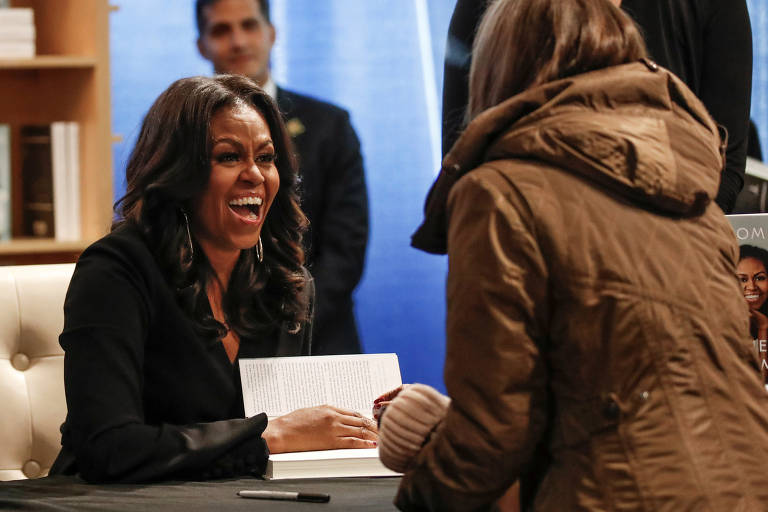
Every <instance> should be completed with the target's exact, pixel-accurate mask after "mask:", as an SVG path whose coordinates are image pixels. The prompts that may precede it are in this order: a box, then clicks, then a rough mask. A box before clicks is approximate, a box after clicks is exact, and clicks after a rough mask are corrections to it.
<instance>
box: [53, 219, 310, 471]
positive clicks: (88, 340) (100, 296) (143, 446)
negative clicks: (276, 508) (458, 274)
mask: <svg viewBox="0 0 768 512" xmlns="http://www.w3.org/2000/svg"><path fill="white" fill-rule="evenodd" d="M306 293H308V294H311V293H312V290H311V286H309V287H307V292H306ZM310 331H311V328H310V325H309V324H307V325H305V326H303V328H302V330H300V331H299V332H298V333H296V334H290V333H288V332H287V330H283V331H282V332H281V333H280V334H279V335H278V336H276V339H241V340H240V349H239V352H238V358H241V357H243V358H251V357H268V356H293V355H307V354H308V353H309V351H310V346H309V343H310ZM59 342H60V344H61V346H62V348H63V349H64V384H65V391H66V397H67V409H68V411H67V418H66V421H65V423H64V425H63V426H62V439H61V443H62V450H61V452H60V453H59V456H58V458H57V460H56V462H55V463H54V465H53V467H52V468H51V474H74V473H79V474H80V475H81V476H82V477H83V478H84V479H86V480H88V481H92V482H107V481H112V482H146V481H154V480H162V479H168V478H194V479H203V478H209V477H216V476H228V475H242V474H257V475H260V474H263V471H264V468H265V465H266V461H267V457H268V449H267V446H266V443H265V442H264V440H263V439H262V438H261V433H262V432H263V430H264V428H265V427H266V425H267V419H266V416H265V415H264V414H259V415H256V416H253V417H251V418H248V419H244V411H243V398H242V389H241V385H240V373H239V365H238V364H237V361H235V364H234V365H233V364H231V363H230V361H229V358H228V356H227V354H226V351H225V350H224V346H223V345H222V343H221V342H220V341H219V340H217V339H205V338H203V337H201V336H200V334H199V333H198V332H197V331H196V330H195V329H194V326H193V324H192V322H191V321H190V319H189V317H188V315H187V314H186V313H185V312H184V311H183V310H182V309H181V308H180V307H179V305H178V304H177V300H176V295H175V293H174V291H173V290H172V289H171V287H170V286H169V285H168V284H167V283H166V280H165V278H164V276H163V275H162V272H161V270H160V268H159V267H158V265H157V263H156V262H155V259H154V257H153V256H152V254H151V252H150V250H149V248H148V247H147V245H146V244H145V242H144V240H143V238H142V237H141V235H140V234H139V233H138V230H137V229H136V228H133V227H130V226H129V225H123V226H122V227H120V228H118V229H117V230H115V231H113V232H112V233H111V234H109V235H107V236H106V237H104V238H102V239H101V240H99V241H98V242H96V243H94V244H93V245H91V246H90V247H89V248H88V249H86V250H85V252H83V254H82V256H81V257H80V259H79V261H78V263H77V266H76V268H75V272H74V275H73V276H72V281H71V282H70V285H69V289H68V290H67V297H66V300H65V302H64V331H63V332H62V333H61V336H60V337H59Z"/></svg>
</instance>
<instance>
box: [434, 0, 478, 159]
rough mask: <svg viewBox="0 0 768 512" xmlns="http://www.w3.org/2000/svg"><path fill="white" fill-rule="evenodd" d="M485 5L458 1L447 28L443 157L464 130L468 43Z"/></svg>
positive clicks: (467, 97)
mask: <svg viewBox="0 0 768 512" xmlns="http://www.w3.org/2000/svg"><path fill="white" fill-rule="evenodd" d="M486 4H487V1H486V0H458V1H457V2H456V7H454V10H453V15H452V16H451V21H450V24H449V26H448V39H447V41H446V51H445V63H444V65H443V156H445V155H446V154H447V153H448V151H449V150H450V149H451V147H452V146H453V144H454V143H455V142H456V139H458V138H459V134H460V133H461V131H462V130H463V129H464V113H465V111H466V109H467V101H468V99H469V82H468V81H469V66H470V63H471V55H472V42H473V41H474V39H475V32H476V30H477V25H478V24H479V22H480V18H481V17H482V15H483V13H484V12H485V9H486Z"/></svg>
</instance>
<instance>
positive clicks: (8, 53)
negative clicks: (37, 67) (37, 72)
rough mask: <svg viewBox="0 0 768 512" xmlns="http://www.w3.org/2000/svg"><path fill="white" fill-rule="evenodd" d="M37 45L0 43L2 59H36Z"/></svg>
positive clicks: (0, 56) (0, 57)
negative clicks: (7, 44) (6, 44)
mask: <svg viewBox="0 0 768 512" xmlns="http://www.w3.org/2000/svg"><path fill="white" fill-rule="evenodd" d="M35 57H36V53H35V45H34V44H32V45H31V46H30V45H17V46H5V45H3V44H2V43H0V59H34V58H35Z"/></svg>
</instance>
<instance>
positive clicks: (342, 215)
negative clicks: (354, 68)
mask: <svg viewBox="0 0 768 512" xmlns="http://www.w3.org/2000/svg"><path fill="white" fill-rule="evenodd" d="M277 103H278V106H279V107H280V110H281V111H282V112H283V113H284V114H285V117H286V126H287V128H288V131H289V133H290V134H291V136H292V137H293V142H294V144H295V145H296V150H297V152H298V156H299V174H300V176H301V192H302V193H301V195H302V205H301V206H302V209H303V210H304V213H306V215H307V217H308V218H309V222H310V226H309V235H308V236H307V239H306V240H307V249H308V251H307V263H308V266H309V269H310V271H311V272H312V275H313V276H314V278H315V287H316V289H317V291H316V293H317V295H316V298H315V320H314V323H313V326H312V329H313V333H312V353H313V354H315V355H323V354H353V353H359V352H360V350H361V349H360V340H359V337H358V334H357V327H356V325H355V316H354V309H353V302H352V292H353V291H354V289H355V287H356V286H357V284H358V282H360V277H361V276H362V274H363V264H364V263H365V248H366V245H367V243H368V192H367V190H366V186H365V173H364V171H363V157H362V156H361V155H360V142H359V140H358V138H357V135H356V134H355V130H354V128H352V124H351V123H350V120H349V114H348V113H347V112H346V111H345V110H343V109H341V108H339V107H336V106H334V105H331V104H330V103H326V102H324V101H320V100H317V99H314V98H311V97H309V96H304V95H302V94H297V93H295V92H291V91H286V90H285V89H281V88H278V90H277Z"/></svg>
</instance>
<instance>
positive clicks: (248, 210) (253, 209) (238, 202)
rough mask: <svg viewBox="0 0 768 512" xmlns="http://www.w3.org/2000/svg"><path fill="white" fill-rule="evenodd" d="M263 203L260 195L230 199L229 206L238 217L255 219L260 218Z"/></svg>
mask: <svg viewBox="0 0 768 512" xmlns="http://www.w3.org/2000/svg"><path fill="white" fill-rule="evenodd" d="M262 203H263V200H262V199H261V198H260V197H255V196H254V197H241V198H239V199H233V200H232V201H230V202H229V203H228V206H229V208H230V209H231V210H232V211H233V212H235V214H236V215H237V216H238V217H242V218H243V219H246V220H250V221H255V220H258V219H259V216H260V215H259V214H260V213H261V205H262Z"/></svg>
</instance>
